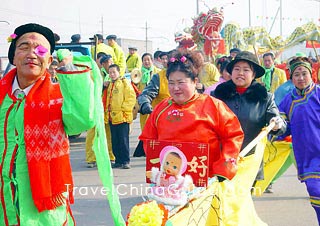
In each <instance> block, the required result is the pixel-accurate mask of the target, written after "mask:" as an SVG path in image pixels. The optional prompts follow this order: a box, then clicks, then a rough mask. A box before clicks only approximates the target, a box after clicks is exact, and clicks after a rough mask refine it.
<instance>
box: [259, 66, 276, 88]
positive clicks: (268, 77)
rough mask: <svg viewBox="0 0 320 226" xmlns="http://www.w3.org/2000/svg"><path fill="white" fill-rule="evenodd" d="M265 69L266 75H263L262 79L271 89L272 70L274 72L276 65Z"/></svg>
mask: <svg viewBox="0 0 320 226" xmlns="http://www.w3.org/2000/svg"><path fill="white" fill-rule="evenodd" d="M264 69H265V71H266V72H265V74H264V76H262V78H261V81H262V82H263V83H264V85H265V87H266V89H267V90H268V91H270V87H271V78H272V72H273V69H274V66H272V67H271V68H264Z"/></svg>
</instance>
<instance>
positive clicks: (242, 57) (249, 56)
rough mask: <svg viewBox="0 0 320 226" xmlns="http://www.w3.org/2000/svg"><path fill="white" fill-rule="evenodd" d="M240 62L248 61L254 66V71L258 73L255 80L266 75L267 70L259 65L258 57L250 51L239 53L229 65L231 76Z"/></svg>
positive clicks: (228, 69)
mask: <svg viewBox="0 0 320 226" xmlns="http://www.w3.org/2000/svg"><path fill="white" fill-rule="evenodd" d="M239 61H246V62H248V63H249V64H251V65H252V66H253V68H254V71H255V73H256V77H255V78H260V77H261V76H263V75H264V73H265V70H264V68H263V67H261V66H260V65H259V61H258V58H257V57H256V55H254V54H253V53H250V52H248V51H242V52H240V53H238V54H237V56H236V57H235V58H234V59H233V60H232V61H231V62H230V63H229V64H228V66H227V71H228V72H229V74H232V69H233V67H234V65H235V64H236V63H237V62H239Z"/></svg>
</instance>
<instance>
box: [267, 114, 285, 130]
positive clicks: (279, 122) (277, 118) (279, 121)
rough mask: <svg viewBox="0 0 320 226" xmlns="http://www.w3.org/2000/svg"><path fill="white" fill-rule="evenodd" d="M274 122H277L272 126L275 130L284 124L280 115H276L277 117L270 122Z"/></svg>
mask: <svg viewBox="0 0 320 226" xmlns="http://www.w3.org/2000/svg"><path fill="white" fill-rule="evenodd" d="M272 122H274V123H275V125H274V127H273V128H272V130H273V131H277V130H279V129H281V128H282V127H283V125H284V123H283V119H282V118H281V117H280V116H276V117H273V118H271V119H270V123H269V124H271V123H272Z"/></svg>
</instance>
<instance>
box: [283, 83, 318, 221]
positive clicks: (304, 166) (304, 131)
mask: <svg viewBox="0 0 320 226" xmlns="http://www.w3.org/2000/svg"><path fill="white" fill-rule="evenodd" d="M279 110H280V113H281V114H282V115H284V116H285V117H286V119H287V121H288V130H287V132H291V135H292V146H293V151H294V155H295V159H296V162H297V168H298V178H299V180H300V181H301V182H305V183H306V186H307V190H308V192H309V195H310V202H311V205H312V206H313V207H314V209H315V210H316V212H317V216H318V221H319V225H320V86H319V85H316V84H314V83H311V85H310V86H308V87H307V88H306V89H304V90H303V91H301V94H300V92H299V91H297V89H293V90H292V91H291V92H290V93H288V94H287V95H286V96H285V98H284V99H283V101H282V102H281V103H280V106H279Z"/></svg>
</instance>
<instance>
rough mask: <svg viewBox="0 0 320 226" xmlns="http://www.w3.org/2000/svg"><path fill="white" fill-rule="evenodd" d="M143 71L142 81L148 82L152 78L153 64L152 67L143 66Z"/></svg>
mask: <svg viewBox="0 0 320 226" xmlns="http://www.w3.org/2000/svg"><path fill="white" fill-rule="evenodd" d="M141 72H142V78H141V82H142V83H143V84H148V83H149V81H150V79H151V75H152V72H153V66H151V67H150V68H145V67H144V66H142V67H141Z"/></svg>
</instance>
